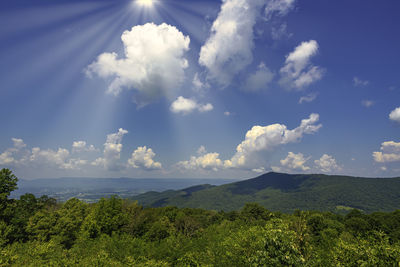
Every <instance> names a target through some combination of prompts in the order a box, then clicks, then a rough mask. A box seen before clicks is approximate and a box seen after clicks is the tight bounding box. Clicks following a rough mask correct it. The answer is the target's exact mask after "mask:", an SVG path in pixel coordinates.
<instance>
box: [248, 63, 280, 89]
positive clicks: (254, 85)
mask: <svg viewBox="0 0 400 267" xmlns="http://www.w3.org/2000/svg"><path fill="white" fill-rule="evenodd" d="M274 76H275V75H274V73H272V71H270V70H269V69H268V68H267V66H265V64H264V63H261V64H260V65H259V66H258V68H257V71H256V72H255V73H252V74H250V75H249V77H248V78H247V80H246V82H245V84H244V88H243V89H244V90H248V91H257V90H261V89H266V88H267V87H268V84H269V83H270V82H271V81H272V79H273V78H274Z"/></svg>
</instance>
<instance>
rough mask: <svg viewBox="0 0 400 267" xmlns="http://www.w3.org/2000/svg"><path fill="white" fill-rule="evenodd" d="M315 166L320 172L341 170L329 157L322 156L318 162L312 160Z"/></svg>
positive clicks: (326, 155) (334, 160)
mask: <svg viewBox="0 0 400 267" xmlns="http://www.w3.org/2000/svg"><path fill="white" fill-rule="evenodd" d="M314 163H315V166H316V167H317V169H319V170H320V171H322V172H326V173H331V172H335V171H340V170H341V169H342V168H341V167H340V166H339V165H338V164H337V163H336V159H335V158H333V157H332V156H331V155H328V154H324V155H322V157H321V158H320V159H318V160H314Z"/></svg>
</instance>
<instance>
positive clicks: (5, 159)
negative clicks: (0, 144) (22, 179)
mask: <svg viewBox="0 0 400 267" xmlns="http://www.w3.org/2000/svg"><path fill="white" fill-rule="evenodd" d="M14 160H15V159H14V158H13V156H12V153H11V152H10V151H8V150H6V151H4V152H3V153H1V154H0V164H1V165H8V164H11V163H13V162H14Z"/></svg>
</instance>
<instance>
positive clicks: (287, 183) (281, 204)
mask: <svg viewBox="0 0 400 267" xmlns="http://www.w3.org/2000/svg"><path fill="white" fill-rule="evenodd" d="M133 199H134V200H138V201H139V203H140V204H141V205H144V206H150V207H163V206H176V207H180V208H183V207H187V208H203V209H210V210H224V211H231V210H238V209H240V208H241V207H243V205H244V204H245V203H249V202H257V203H259V204H260V205H262V206H264V207H266V208H267V209H269V210H272V211H281V212H294V211H295V210H297V209H300V210H320V211H331V212H336V213H338V212H339V213H340V212H345V213H347V212H348V211H349V210H351V209H359V210H361V211H364V212H367V213H370V212H375V211H387V212H388V211H394V210H396V209H400V178H385V179H383V178H378V179H377V178H374V179H373V178H357V177H349V176H333V175H321V174H318V175H316V174H311V175H310V174H302V175H291V174H283V173H273V172H270V173H267V174H264V175H261V176H259V177H257V178H253V179H249V180H245V181H240V182H235V183H231V184H225V185H220V186H210V185H202V186H195V187H190V188H186V189H183V190H177V191H173V190H169V191H165V192H161V193H158V192H148V193H145V194H142V195H138V196H135V197H133Z"/></svg>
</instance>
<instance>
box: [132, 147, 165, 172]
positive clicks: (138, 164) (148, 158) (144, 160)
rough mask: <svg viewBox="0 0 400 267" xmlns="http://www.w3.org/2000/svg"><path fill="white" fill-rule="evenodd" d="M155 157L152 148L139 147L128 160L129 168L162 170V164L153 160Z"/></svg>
mask: <svg viewBox="0 0 400 267" xmlns="http://www.w3.org/2000/svg"><path fill="white" fill-rule="evenodd" d="M155 156H156V154H155V153H154V152H153V150H152V149H151V148H147V147H146V146H143V147H138V148H137V149H136V150H135V151H133V153H132V156H131V158H130V159H129V160H128V166H130V167H133V168H142V169H145V170H157V169H161V167H162V165H161V163H160V162H156V161H154V160H153V158H154V157H155Z"/></svg>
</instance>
